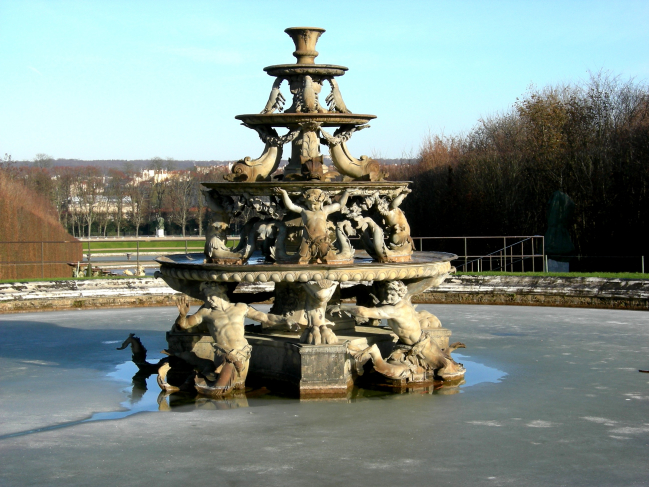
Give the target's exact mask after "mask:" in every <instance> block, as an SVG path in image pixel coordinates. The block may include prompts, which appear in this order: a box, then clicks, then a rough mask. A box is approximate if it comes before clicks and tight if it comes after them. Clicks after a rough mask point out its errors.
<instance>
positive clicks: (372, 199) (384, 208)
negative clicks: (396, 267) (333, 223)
mask: <svg viewBox="0 0 649 487" xmlns="http://www.w3.org/2000/svg"><path fill="white" fill-rule="evenodd" d="M410 192H411V190H409V189H408V188H400V189H399V191H398V192H397V194H396V196H395V197H394V198H393V199H392V200H391V201H390V202H388V200H387V199H386V198H385V197H381V196H380V195H379V194H378V192H377V193H375V194H373V195H372V196H369V197H366V198H365V201H364V202H363V203H362V204H361V205H360V206H358V205H357V204H354V205H352V207H351V208H350V211H349V218H350V219H351V220H352V221H354V222H355V224H356V229H357V230H358V231H359V234H360V237H361V243H362V244H363V246H364V247H365V250H367V253H368V254H370V255H371V256H372V258H374V259H376V260H378V261H379V262H404V261H408V260H410V258H411V257H410V256H411V255H412V252H413V250H414V248H415V245H414V243H413V241H412V238H411V237H410V225H409V224H408V220H407V219H406V215H404V213H403V211H401V209H400V208H399V205H400V204H401V202H402V201H403V199H404V198H405V197H406V196H407V195H408V193H410ZM374 206H376V214H375V215H374V218H372V217H370V216H363V212H366V211H369V210H371V209H372V208H374ZM386 233H387V238H388V242H387V244H386V242H385V234H386Z"/></svg>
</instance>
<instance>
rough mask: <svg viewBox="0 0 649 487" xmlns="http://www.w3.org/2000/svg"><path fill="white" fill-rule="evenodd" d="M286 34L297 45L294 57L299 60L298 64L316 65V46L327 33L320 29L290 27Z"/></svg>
mask: <svg viewBox="0 0 649 487" xmlns="http://www.w3.org/2000/svg"><path fill="white" fill-rule="evenodd" d="M284 32H286V33H287V34H288V35H289V36H291V39H293V42H294V43H295V52H293V56H295V57H296V58H297V64H315V58H316V57H317V56H318V51H316V50H315V45H316V44H317V42H318V39H319V38H320V36H321V35H322V33H323V32H325V30H324V29H322V28H320V27H289V28H288V29H286V30H285V31H284Z"/></svg>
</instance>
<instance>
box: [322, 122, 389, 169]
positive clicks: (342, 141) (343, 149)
mask: <svg viewBox="0 0 649 487" xmlns="http://www.w3.org/2000/svg"><path fill="white" fill-rule="evenodd" d="M368 127H369V125H361V126H360V127H356V126H351V127H340V128H339V129H337V130H336V131H335V132H334V134H333V136H332V135H331V134H329V133H328V132H326V131H325V130H323V129H320V135H321V139H320V140H321V142H322V143H323V144H325V145H327V146H329V154H330V155H331V161H332V162H333V165H334V166H335V167H336V169H337V170H338V171H339V172H340V174H343V175H344V176H347V178H348V179H353V180H367V181H381V180H383V179H385V177H386V176H387V174H385V173H382V172H381V170H380V169H381V167H380V166H379V163H378V162H376V161H375V160H373V159H371V158H369V157H368V156H361V158H360V159H356V158H355V157H354V156H352V155H351V153H350V152H349V149H348V148H347V144H346V142H347V141H348V140H349V139H350V138H351V136H352V134H353V133H354V132H357V131H359V130H362V129H364V128H368Z"/></svg>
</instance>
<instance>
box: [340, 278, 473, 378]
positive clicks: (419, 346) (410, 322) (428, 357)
mask: <svg viewBox="0 0 649 487" xmlns="http://www.w3.org/2000/svg"><path fill="white" fill-rule="evenodd" d="M420 287H421V286H417V285H415V286H413V290H412V291H411V290H409V289H408V286H406V285H405V284H404V283H403V282H401V281H388V282H382V283H381V288H380V290H381V291H382V292H381V294H382V298H383V299H382V301H381V303H380V305H377V306H376V307H374V308H368V307H364V306H354V305H347V304H341V305H338V306H334V307H332V308H331V309H330V312H333V313H340V311H345V312H347V313H349V314H351V315H353V316H357V317H359V318H366V319H368V318H375V319H386V320H387V323H388V325H389V326H390V328H392V331H393V332H394V333H395V334H396V335H397V336H398V337H399V341H398V343H397V347H396V350H395V351H394V352H393V353H392V354H391V355H390V357H388V359H387V360H383V359H382V358H381V359H380V360H379V358H380V353H378V356H377V352H378V349H377V348H376V345H374V346H373V347H374V348H373V347H370V348H368V349H365V350H363V351H361V352H360V353H358V354H357V355H356V358H357V361H358V362H360V363H361V364H362V363H365V362H367V361H368V360H370V359H372V360H375V362H374V363H375V367H376V366H378V368H377V371H378V372H380V373H381V374H383V375H385V376H386V377H389V378H392V379H409V380H415V379H417V380H421V379H422V375H424V374H425V372H426V371H433V372H434V373H435V374H436V375H438V376H440V377H442V378H444V379H447V380H451V379H455V378H460V377H462V376H463V375H464V367H462V365H461V364H458V363H456V362H455V361H454V360H453V359H452V358H451V356H450V351H451V349H452V350H455V349H456V348H463V347H464V345H463V344H461V343H459V342H458V343H454V344H452V345H450V346H449V347H448V348H447V349H446V350H442V349H440V348H439V346H438V345H437V344H436V343H435V341H434V340H433V339H431V336H430V335H429V334H428V333H427V330H428V329H422V326H421V325H422V322H424V323H430V324H433V323H434V320H431V317H430V316H432V315H430V313H427V312H422V313H418V312H417V311H416V310H415V307H414V306H413V305H412V303H411V301H410V299H411V296H412V295H413V294H415V293H416V292H417V291H419V290H420V289H419V288H420ZM413 291H414V292H413ZM429 315H430V316H429Z"/></svg>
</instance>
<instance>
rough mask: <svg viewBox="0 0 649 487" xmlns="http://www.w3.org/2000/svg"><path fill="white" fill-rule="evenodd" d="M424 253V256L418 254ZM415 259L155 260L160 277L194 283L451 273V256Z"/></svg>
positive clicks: (394, 277)
mask: <svg viewBox="0 0 649 487" xmlns="http://www.w3.org/2000/svg"><path fill="white" fill-rule="evenodd" d="M422 254H424V255H422ZM180 256H182V257H186V256H188V257H192V256H195V259H196V263H195V264H193V263H190V262H178V261H174V260H173V259H172V258H173V257H180ZM413 256H414V257H418V258H419V259H417V260H414V261H411V262H388V263H381V262H373V261H370V262H362V263H356V264H310V265H298V264H281V263H280V264H276V263H272V264H271V263H269V264H243V265H223V264H205V263H203V259H202V257H203V254H201V253H193V254H175V255H171V256H162V257H158V258H157V259H156V261H157V262H159V263H160V264H161V265H160V272H161V274H162V275H164V276H170V277H174V278H178V279H187V280H194V281H220V282H271V281H272V282H307V281H313V280H316V281H317V280H321V279H329V280H332V281H338V282H346V281H356V282H361V281H385V280H397V279H418V278H426V277H437V276H441V275H443V274H447V273H448V272H449V271H450V270H451V264H450V263H451V261H452V260H454V259H456V258H457V255H455V254H449V253H446V252H416V253H415V254H413Z"/></svg>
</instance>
